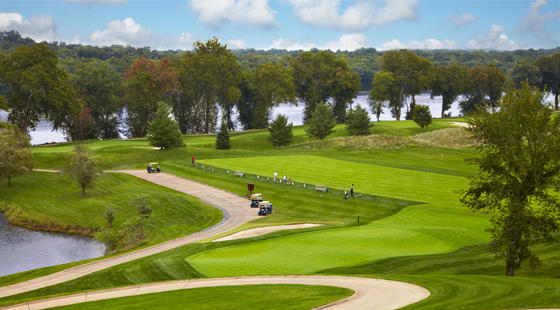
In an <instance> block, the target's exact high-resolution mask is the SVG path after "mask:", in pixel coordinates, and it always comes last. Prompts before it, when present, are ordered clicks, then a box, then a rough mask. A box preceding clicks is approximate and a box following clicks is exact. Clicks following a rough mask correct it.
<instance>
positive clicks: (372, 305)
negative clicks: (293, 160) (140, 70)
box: [0, 170, 430, 309]
mask: <svg viewBox="0 0 560 310" xmlns="http://www.w3.org/2000/svg"><path fill="white" fill-rule="evenodd" d="M52 172H55V171H52ZM114 172H121V173H128V174H130V175H133V176H136V177H139V178H142V179H144V180H147V181H150V182H153V183H155V184H158V185H161V186H165V187H168V188H171V189H174V190H177V191H180V192H183V193H186V194H189V195H191V196H194V197H197V198H199V199H200V200H202V201H204V202H206V203H209V204H211V205H214V206H216V207H218V208H220V209H221V210H222V211H223V212H224V219H223V220H222V221H221V222H220V223H218V224H216V225H214V226H212V227H210V228H207V229H205V230H203V231H200V232H196V233H194V234H191V235H188V236H184V237H181V238H177V239H174V240H170V241H167V242H164V243H161V244H158V245H154V246H151V247H148V248H144V249H140V250H137V251H133V252H130V253H126V254H123V255H119V256H114V257H110V258H106V259H102V260H98V261H94V262H91V263H87V264H84V265H80V266H76V267H72V268H69V269H66V270H62V271H59V272H56V273H53V274H50V275H46V276H43V277H40V278H36V279H32V280H28V281H25V282H20V283H17V284H13V285H9V286H4V287H0V297H5V296H10V295H14V294H19V293H23V292H27V291H32V290H35V289H38V288H42V287H46V286H50V285H54V284H58V283H62V282H65V281H69V280H72V279H75V278H78V277H81V276H84V275H87V274H89V273H92V272H95V271H99V270H103V269H105V268H109V267H112V266H115V265H118V264H122V263H125V262H130V261H132V260H135V259H139V258H142V257H146V256H150V255H153V254H157V253H161V252H164V251H167V250H170V249H173V248H176V247H179V246H182V245H185V244H188V243H192V242H196V241H200V240H203V239H206V238H209V237H212V236H215V235H218V234H222V233H224V232H227V231H229V230H231V229H234V228H236V227H239V226H241V225H243V224H245V223H247V222H249V221H251V220H253V219H256V218H257V217H258V216H256V215H255V213H256V212H255V210H254V209H251V208H249V206H248V201H247V200H246V199H245V198H242V197H240V196H238V195H235V194H232V193H230V192H226V191H224V190H220V189H217V188H214V187H211V186H209V185H205V184H201V183H197V182H194V181H190V180H187V179H184V178H180V177H177V176H173V175H170V174H166V173H157V174H156V173H153V174H148V173H147V172H146V171H145V170H121V171H114ZM251 284H254V285H256V284H305V285H325V286H337V287H344V288H349V289H351V290H353V291H354V292H355V293H354V295H352V296H351V297H349V298H346V299H344V300H342V301H338V302H335V303H332V304H329V305H327V306H324V307H321V309H327V308H328V309H397V308H400V307H403V306H406V305H408V304H411V303H415V302H417V301H420V300H422V299H424V298H426V297H428V296H429V295H430V292H429V291H428V290H426V289H425V288H423V287H420V286H417V285H414V284H410V283H405V282H398V281H389V280H382V279H372V278H359V277H343V276H255V277H234V278H211V279H193V280H178V281H168V282H160V283H149V284H143V285H135V286H129V287H122V288H114V289H107V290H102V291H91V292H84V293H79V294H73V295H67V296H61V297H55V298H49V299H43V300H37V301H33V302H29V303H24V304H18V305H13V306H9V307H6V308H2V309H44V308H49V307H55V306H61V305H69V304H75V303H82V302H87V301H94V300H101V299H110V298H117V297H125V296H132V295H140V294H148V293H156V292H164V291H172V290H179V289H189V288H198V287H213V286H232V285H251Z"/></svg>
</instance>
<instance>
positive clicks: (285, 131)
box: [268, 114, 293, 146]
mask: <svg viewBox="0 0 560 310" xmlns="http://www.w3.org/2000/svg"><path fill="white" fill-rule="evenodd" d="M292 127H293V126H292V123H290V124H288V118H287V117H286V116H284V115H282V114H278V116H276V119H275V120H274V121H273V122H272V123H270V125H269V126H268V132H270V138H271V140H272V145H274V146H282V145H288V144H290V143H292V137H293V135H292Z"/></svg>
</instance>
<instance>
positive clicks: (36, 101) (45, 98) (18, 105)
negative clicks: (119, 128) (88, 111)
mask: <svg viewBox="0 0 560 310" xmlns="http://www.w3.org/2000/svg"><path fill="white" fill-rule="evenodd" d="M1 59H2V65H1V66H0V67H1V69H2V70H1V71H0V82H1V83H3V84H5V85H7V86H8V89H7V93H6V97H7V108H8V111H9V115H8V119H9V120H10V122H12V123H14V124H17V126H18V127H19V129H20V130H21V131H23V132H25V133H27V132H28V131H29V130H30V129H34V128H35V125H36V124H37V122H38V121H39V119H41V118H45V119H47V120H49V121H50V122H51V123H52V126H53V128H54V129H59V128H63V127H64V126H65V125H66V124H67V122H68V117H69V115H73V114H75V113H76V111H77V110H78V109H79V108H78V103H77V100H76V94H75V92H74V90H73V89H72V86H71V85H70V84H69V83H68V74H67V73H66V71H64V70H62V69H60V68H59V67H58V57H57V55H56V53H55V52H53V51H51V50H49V48H48V46H47V44H45V43H39V44H34V45H31V46H22V47H20V48H18V49H16V50H15V51H14V52H12V53H11V54H10V55H9V56H7V57H3V58H1Z"/></svg>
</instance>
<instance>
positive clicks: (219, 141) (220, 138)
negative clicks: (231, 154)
mask: <svg viewBox="0 0 560 310" xmlns="http://www.w3.org/2000/svg"><path fill="white" fill-rule="evenodd" d="M216 148H217V149H218V150H229V149H231V144H230V143H229V130H228V126H227V124H226V122H225V120H224V121H222V125H221V126H220V130H219V131H218V134H217V135H216Z"/></svg>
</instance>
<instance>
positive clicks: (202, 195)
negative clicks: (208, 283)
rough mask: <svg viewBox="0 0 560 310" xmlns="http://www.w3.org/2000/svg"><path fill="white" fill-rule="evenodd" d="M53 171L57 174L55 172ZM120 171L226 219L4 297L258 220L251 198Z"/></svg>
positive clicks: (3, 292)
mask: <svg viewBox="0 0 560 310" xmlns="http://www.w3.org/2000/svg"><path fill="white" fill-rule="evenodd" d="M43 171H44V170H43ZM49 172H50V171H49ZM52 172H57V171H54V170H53V171H52ZM117 172H122V173H128V174H131V175H133V176H136V177H139V178H142V179H144V180H147V181H150V182H153V183H155V184H158V185H161V186H165V187H168V188H171V189H174V190H177V191H179V192H183V193H186V194H189V195H191V196H194V197H197V198H199V199H200V200H202V201H204V202H206V203H209V204H211V205H213V206H216V207H218V208H220V209H221V210H222V212H223V213H224V218H223V219H222V221H221V222H220V223H218V224H216V225H214V226H212V227H210V228H207V229H205V230H202V231H199V232H196V233H193V234H191V235H188V236H184V237H181V238H177V239H173V240H170V241H167V242H163V243H160V244H157V245H154V246H151V247H147V248H143V249H140V250H137V251H133V252H129V253H125V254H122V255H118V256H113V257H109V258H105V259H101V260H97V261H93V262H90V263H87V264H83V265H79V266H76V267H72V268H68V269H65V270H62V271H59V272H56V273H52V274H49V275H46V276H43V277H39V278H35V279H31V280H28V281H24V282H19V283H16V284H12V285H8V286H3V287H0V298H1V297H6V296H10V295H15V294H19V293H23V292H28V291H32V290H36V289H39V288H42V287H46V286H50V285H54V284H58V283H62V282H66V281H69V280H72V279H76V278H79V277H81V276H85V275H87V274H90V273H92V272H96V271H99V270H102V269H106V268H109V267H112V266H115V265H119V264H122V263H126V262H130V261H133V260H136V259H139V258H142V257H146V256H150V255H154V254H157V253H161V252H165V251H167V250H171V249H174V248H176V247H180V246H182V245H185V244H189V243H193V242H197V241H200V240H203V239H207V238H210V237H213V236H215V235H219V234H222V233H224V232H227V231H230V230H232V229H234V228H237V227H239V226H241V225H243V224H245V223H247V222H249V221H251V220H254V219H256V218H258V216H257V215H256V211H255V210H254V209H251V208H249V202H248V201H247V199H245V198H242V197H240V196H237V195H235V194H232V193H230V192H226V191H224V190H221V189H217V188H214V187H211V186H209V185H204V184H200V183H197V182H193V181H190V180H187V179H184V178H180V177H177V176H174V175H170V174H167V173H150V174H149V173H147V172H146V171H145V170H123V171H117Z"/></svg>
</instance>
